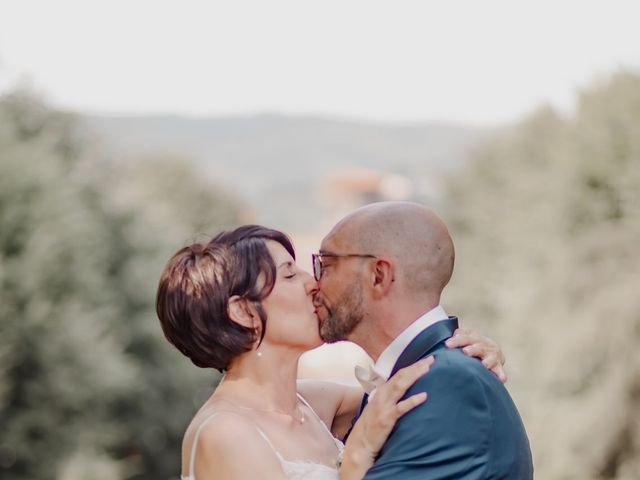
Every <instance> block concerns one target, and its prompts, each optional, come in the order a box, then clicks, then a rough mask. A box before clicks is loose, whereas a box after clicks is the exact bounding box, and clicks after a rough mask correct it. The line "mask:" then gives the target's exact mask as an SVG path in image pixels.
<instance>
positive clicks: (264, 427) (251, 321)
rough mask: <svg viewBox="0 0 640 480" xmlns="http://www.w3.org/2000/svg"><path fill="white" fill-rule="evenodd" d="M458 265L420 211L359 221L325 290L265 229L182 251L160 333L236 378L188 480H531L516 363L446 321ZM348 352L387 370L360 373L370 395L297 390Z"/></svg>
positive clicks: (371, 213) (228, 384) (442, 231)
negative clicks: (344, 344)
mask: <svg viewBox="0 0 640 480" xmlns="http://www.w3.org/2000/svg"><path fill="white" fill-rule="evenodd" d="M454 256H455V255H454V247H453V242H452V239H451V237H450V235H449V232H448V230H447V227H446V225H445V224H444V223H443V221H442V220H441V219H440V218H439V217H438V216H437V215H436V214H435V213H434V212H433V211H431V210H429V209H428V208H426V207H424V206H422V205H419V204H415V203H409V202H382V203H374V204H370V205H367V206H364V207H362V208H359V209H357V210H355V211H353V212H351V213H350V214H348V215H347V216H346V217H345V218H343V219H342V220H341V221H340V222H338V223H337V224H336V225H335V226H334V227H333V228H332V230H331V231H330V232H329V233H328V234H327V235H326V236H325V237H324V239H323V240H322V243H321V248H320V251H319V253H317V254H314V255H313V273H314V275H313V276H311V275H310V274H308V273H307V272H305V271H304V270H301V269H300V268H299V267H298V266H297V265H296V255H295V251H294V248H293V245H292V243H291V241H290V240H289V238H288V237H287V236H286V235H285V234H284V233H282V232H279V231H276V230H272V229H268V228H264V227H260V226H256V225H247V226H242V227H239V228H237V229H235V230H232V231H225V232H222V233H220V234H218V235H217V236H215V237H214V238H213V239H212V240H211V241H209V242H208V243H193V244H191V245H188V246H186V247H184V248H182V249H181V250H179V251H178V252H177V253H176V254H175V255H174V256H173V257H172V258H171V259H170V260H169V262H168V264H167V266H166V267H165V269H164V271H163V273H162V275H161V278H160V282H159V286H158V292H157V299H156V308H157V314H158V317H159V319H160V323H161V326H162V329H163V331H164V334H165V336H166V338H167V339H168V340H169V342H171V343H172V344H173V345H174V346H175V347H176V348H177V349H178V350H180V351H181V352H182V353H183V354H184V355H186V356H187V357H188V358H189V359H191V361H192V362H193V363H194V364H195V365H197V366H198V367H202V368H215V369H218V370H220V371H221V372H224V377H223V379H222V381H221V382H220V384H219V385H218V387H217V388H216V390H215V392H214V393H213V394H212V395H211V397H210V398H209V399H208V400H207V401H206V402H205V403H204V405H202V407H201V408H200V410H199V411H198V412H197V413H196V414H195V416H194V418H193V420H192V421H191V424H190V425H189V427H188V428H187V431H186V433H185V436H184V441H183V449H182V478H183V480H211V479H234V480H235V479H256V478H260V479H273V480H286V479H289V480H291V479H307V480H336V479H362V478H365V479H368V480H374V479H402V480H406V479H429V480H437V479H458V480H460V479H464V480H476V479H478V480H479V479H514V480H516V479H517V480H529V479H532V478H533V465H532V460H531V451H530V448H529V442H528V439H527V434H526V432H525V429H524V426H523V423H522V420H521V419H520V415H519V413H518V411H517V409H516V406H515V405H514V403H513V401H512V399H511V397H510V396H509V393H508V392H507V390H506V389H505V387H504V385H503V382H504V380H505V378H506V377H505V376H504V372H503V370H502V366H503V363H504V357H503V355H502V351H501V350H500V348H499V347H498V346H497V345H496V343H495V342H493V341H492V340H490V339H488V338H485V337H483V336H481V335H479V334H477V333H475V332H473V331H470V330H465V329H460V328H459V327H458V319H457V318H456V317H453V316H449V315H447V314H446V313H445V311H444V309H443V307H442V306H441V305H440V297H441V294H442V291H443V289H444V288H445V286H446V285H447V283H448V282H449V279H450V278H451V275H452V272H453V264H454ZM341 340H348V341H351V342H354V343H356V344H357V345H359V346H361V347H362V348H363V349H364V350H365V351H366V352H367V354H368V355H369V356H370V357H371V358H372V359H373V360H374V362H375V363H374V364H373V366H372V367H371V368H370V369H369V370H366V369H363V368H361V367H360V368H358V369H356V370H357V371H356V376H357V377H358V379H359V380H360V382H361V384H362V388H356V387H350V386H345V385H340V384H335V383H332V382H321V381H313V380H304V381H302V380H297V370H298V361H299V359H300V356H301V355H302V354H303V353H304V352H306V351H308V350H311V349H313V348H316V347H318V346H319V345H321V344H322V343H323V342H329V343H331V342H336V341H341ZM461 347H463V348H461ZM340 439H342V440H344V441H345V443H343V441H342V440H340Z"/></svg>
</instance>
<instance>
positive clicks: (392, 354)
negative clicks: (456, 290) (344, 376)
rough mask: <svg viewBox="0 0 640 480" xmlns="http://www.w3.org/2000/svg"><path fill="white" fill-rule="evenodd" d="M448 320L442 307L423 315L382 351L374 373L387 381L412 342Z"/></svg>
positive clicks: (374, 365)
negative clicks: (427, 329) (437, 324)
mask: <svg viewBox="0 0 640 480" xmlns="http://www.w3.org/2000/svg"><path fill="white" fill-rule="evenodd" d="M447 318H449V317H448V315H447V314H446V312H445V311H444V308H442V306H440V305H438V306H437V307H435V308H432V309H431V310H429V311H428V312H427V313H425V314H424V315H422V316H421V317H420V318H418V319H417V320H416V321H414V322H413V323H412V324H411V325H409V326H408V327H407V328H405V329H404V330H403V331H402V333H401V334H400V335H398V336H397V337H396V338H395V339H394V340H393V341H392V342H391V343H390V344H389V345H388V346H387V348H385V349H384V350H383V351H382V353H381V354H380V356H379V357H378V361H377V362H376V363H374V364H373V367H372V369H373V371H374V372H375V373H377V374H378V375H379V376H381V377H382V378H384V380H385V381H387V380H388V379H389V376H390V375H391V371H392V370H393V366H394V365H395V364H396V362H397V361H398V358H400V354H401V353H402V352H403V351H404V349H405V348H407V346H408V345H409V344H410V343H411V340H413V339H414V338H416V337H417V336H418V334H419V333H420V332H422V331H423V330H424V329H425V328H427V327H429V326H431V325H433V324H434V323H436V322H439V321H440V320H445V319H447Z"/></svg>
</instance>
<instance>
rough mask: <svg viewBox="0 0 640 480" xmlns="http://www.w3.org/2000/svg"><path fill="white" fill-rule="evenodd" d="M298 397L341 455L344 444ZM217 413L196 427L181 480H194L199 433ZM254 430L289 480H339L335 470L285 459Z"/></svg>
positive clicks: (260, 430) (267, 438) (319, 464)
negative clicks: (186, 466)
mask: <svg viewBox="0 0 640 480" xmlns="http://www.w3.org/2000/svg"><path fill="white" fill-rule="evenodd" d="M298 397H299V398H300V400H301V401H302V402H303V403H304V404H305V405H306V406H307V407H308V408H309V410H311V412H313V415H314V416H315V418H316V419H317V420H318V421H319V422H320V423H321V424H322V426H323V427H324V429H325V430H326V431H327V435H329V436H330V437H331V439H332V440H333V441H334V442H335V444H336V446H337V448H338V452H339V453H342V450H344V444H343V443H342V442H341V441H340V440H338V439H337V438H335V437H334V436H333V435H332V434H331V431H330V430H329V428H327V426H326V425H325V423H324V422H323V421H322V420H321V419H320V417H318V415H317V414H316V412H315V411H314V410H313V408H311V406H310V405H309V404H308V403H307V402H306V400H305V399H304V398H302V396H301V395H298ZM219 413H224V412H216V413H214V414H212V415H210V416H209V417H207V418H206V419H205V420H204V421H203V422H202V423H201V424H200V426H199V427H198V430H196V434H195V436H194V438H193V444H192V446H191V456H190V459H189V475H186V476H185V475H183V476H182V477H181V478H182V480H196V476H195V474H194V472H193V470H194V467H195V462H196V445H197V443H198V438H199V437H200V433H201V432H202V429H203V427H204V426H205V425H206V424H207V423H208V422H209V421H210V420H211V419H213V418H214V417H215V416H216V415H218V414H219ZM255 428H256V430H257V431H258V433H259V434H260V436H262V438H264V440H265V442H267V444H268V445H269V446H270V447H271V448H272V449H273V451H274V453H275V454H276V457H278V459H279V460H280V464H281V465H282V470H283V471H284V473H285V475H286V476H287V478H288V479H289V480H338V479H339V476H338V470H337V469H336V468H333V467H329V466H327V465H323V464H321V463H314V462H310V461H302V460H295V461H294V460H287V459H285V458H284V457H283V456H282V455H281V454H280V452H278V450H276V449H275V447H274V446H273V444H272V443H271V441H270V440H269V437H267V435H266V434H265V433H264V432H263V431H262V429H261V428H260V427H258V426H257V425H256V426H255Z"/></svg>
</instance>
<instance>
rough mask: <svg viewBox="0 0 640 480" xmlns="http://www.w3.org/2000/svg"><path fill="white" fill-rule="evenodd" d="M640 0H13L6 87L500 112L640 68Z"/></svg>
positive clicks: (566, 100)
mask: <svg viewBox="0 0 640 480" xmlns="http://www.w3.org/2000/svg"><path fill="white" fill-rule="evenodd" d="M638 18H640V2H638V1H621V0H609V1H589V0H582V1H575V0H556V1H550V0H536V1H516V0H446V1H443V0H437V1H430V0H421V1H417V0H412V1H403V0H396V1H376V0H358V1H350V0H322V1H315V2H312V1H304V0H286V1H284V0H254V1H249V0H246V1H243V0H228V1H213V0H202V1H195V0H180V1H173V0H165V1H163V0H109V1H106V0H103V1H97V0H56V1H49V0H40V1H38V0H13V1H12V0H0V92H1V91H6V90H7V89H9V88H12V86H13V85H16V83H18V82H23V83H24V82H26V83H28V84H30V85H31V86H32V87H33V88H34V89H36V90H37V91H39V92H41V93H43V94H44V95H45V96H46V98H48V100H49V101H50V102H52V103H53V104H54V105H57V106H60V107H64V108H70V109H77V110H82V111H91V112H104V113H157V112H165V113H179V114H194V115H216V116H217V115H228V114H233V115H236V114H251V113H256V112H265V111H269V112H279V113H287V114H322V115H337V116H347V117H355V118H359V119H365V120H378V121H416V120H445V121H456V122H464V123H471V124H491V123H496V122H505V121H510V120H513V119H516V118H518V117H519V116H521V115H523V114H524V113H526V112H527V111H529V110H531V109H532V108H534V107H535V106H536V105H539V104H540V103H543V102H551V103H553V104H554V105H557V106H559V107H560V108H564V109H567V108H570V106H571V105H572V101H573V98H574V92H575V91H576V89H578V88H581V87H583V86H585V85H588V84H590V83H592V82H593V81H597V80H598V79H599V78H605V77H606V75H608V74H609V73H611V72H612V71H614V70H615V69H617V68H619V67H622V66H626V67H632V68H635V69H639V68H640V28H639V27H638Z"/></svg>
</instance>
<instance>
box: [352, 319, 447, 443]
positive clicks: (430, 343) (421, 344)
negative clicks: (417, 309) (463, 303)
mask: <svg viewBox="0 0 640 480" xmlns="http://www.w3.org/2000/svg"><path fill="white" fill-rule="evenodd" d="M456 328H458V317H449V318H448V319H447V320H440V321H439V322H436V323H434V324H433V325H431V326H429V327H427V328H425V329H424V330H423V331H422V332H420V333H419V334H418V336H417V337H416V338H414V339H413V340H412V341H411V343H409V345H407V348H405V349H404V351H403V352H402V353H401V354H400V358H398V361H397V362H396V364H395V365H394V367H393V370H392V371H391V375H390V377H392V376H393V375H395V373H396V372H397V371H398V370H400V369H401V368H404V367H408V366H409V365H411V364H412V363H415V362H416V361H418V360H419V359H420V358H422V357H425V356H426V355H427V354H428V353H429V352H430V351H431V350H432V349H433V348H434V347H435V346H436V345H438V344H439V343H440V342H442V341H443V340H446V339H447V338H449V337H450V336H451V335H453V332H454V331H455V329H456ZM368 401H369V395H367V394H366V393H365V394H364V396H363V397H362V402H361V403H360V408H359V409H358V413H357V414H356V416H355V417H353V420H351V427H350V428H349V431H348V432H347V434H346V435H345V436H344V438H343V441H345V442H346V441H347V438H348V437H349V434H350V433H351V430H353V426H354V425H355V423H356V421H357V420H358V418H359V417H360V414H362V410H364V407H366V406H367V403H368Z"/></svg>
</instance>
